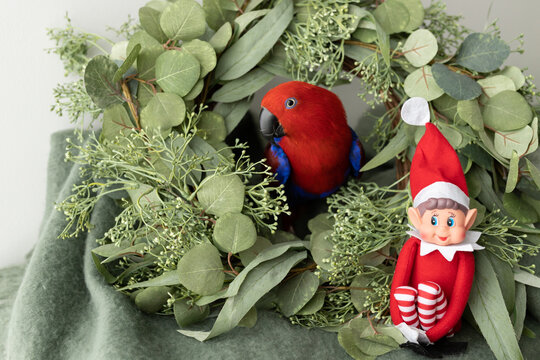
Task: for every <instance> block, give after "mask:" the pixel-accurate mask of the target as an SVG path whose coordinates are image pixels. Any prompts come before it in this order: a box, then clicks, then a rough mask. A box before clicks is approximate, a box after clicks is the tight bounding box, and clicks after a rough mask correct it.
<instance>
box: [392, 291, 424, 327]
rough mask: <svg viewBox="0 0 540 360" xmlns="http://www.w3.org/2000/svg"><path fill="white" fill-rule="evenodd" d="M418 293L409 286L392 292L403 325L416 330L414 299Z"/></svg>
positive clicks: (416, 316)
mask: <svg viewBox="0 0 540 360" xmlns="http://www.w3.org/2000/svg"><path fill="white" fill-rule="evenodd" d="M417 295H418V292H417V291H416V289H415V288H412V287H410V286H400V287H398V288H397V289H396V291H395V292H394V298H395V299H396V301H397V304H398V308H399V312H400V315H401V318H402V319H403V321H404V322H405V324H407V325H409V326H411V327H415V328H418V327H419V325H420V323H419V321H418V313H417V311H416V297H417Z"/></svg>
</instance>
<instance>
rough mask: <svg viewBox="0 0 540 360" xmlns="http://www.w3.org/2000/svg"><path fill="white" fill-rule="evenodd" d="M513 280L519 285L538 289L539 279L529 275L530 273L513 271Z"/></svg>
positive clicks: (539, 285) (539, 286) (518, 270)
mask: <svg viewBox="0 0 540 360" xmlns="http://www.w3.org/2000/svg"><path fill="white" fill-rule="evenodd" d="M514 279H515V280H516V281H517V282H519V283H522V284H525V285H528V286H532V287H535V288H540V277H538V276H536V275H534V274H531V273H530V272H527V271H524V270H521V269H514Z"/></svg>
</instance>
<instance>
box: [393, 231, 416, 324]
mask: <svg viewBox="0 0 540 360" xmlns="http://www.w3.org/2000/svg"><path fill="white" fill-rule="evenodd" d="M417 253H418V240H416V239H415V238H410V239H409V240H407V242H406V243H405V245H403V247H402V248H401V251H400V253H399V257H398V261H397V264H396V270H395V271H394V278H393V279H392V287H391V288H390V315H391V316H392V322H393V323H394V325H399V324H400V323H402V322H403V319H402V318H401V315H400V313H399V308H398V304H397V301H396V299H394V292H395V291H396V289H397V288H398V287H400V286H410V281H411V274H412V270H413V267H414V260H415V258H416V254H417Z"/></svg>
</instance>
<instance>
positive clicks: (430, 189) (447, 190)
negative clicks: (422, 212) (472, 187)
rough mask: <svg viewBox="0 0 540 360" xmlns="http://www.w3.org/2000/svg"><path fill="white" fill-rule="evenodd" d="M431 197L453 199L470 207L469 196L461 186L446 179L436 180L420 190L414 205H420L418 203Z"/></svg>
mask: <svg viewBox="0 0 540 360" xmlns="http://www.w3.org/2000/svg"><path fill="white" fill-rule="evenodd" d="M431 198H435V199H441V198H444V199H452V200H454V201H455V202H457V203H459V204H461V205H463V206H465V207H466V208H467V209H468V208H469V197H468V196H467V195H466V194H465V193H464V192H463V190H461V189H460V188H459V186H457V185H455V184H452V183H449V182H446V181H437V182H434V183H433V184H430V185H428V186H426V187H425V188H423V189H422V190H420V191H419V192H418V194H416V197H415V198H414V200H413V207H418V205H420V204H422V203H423V202H425V201H427V200H429V199H431Z"/></svg>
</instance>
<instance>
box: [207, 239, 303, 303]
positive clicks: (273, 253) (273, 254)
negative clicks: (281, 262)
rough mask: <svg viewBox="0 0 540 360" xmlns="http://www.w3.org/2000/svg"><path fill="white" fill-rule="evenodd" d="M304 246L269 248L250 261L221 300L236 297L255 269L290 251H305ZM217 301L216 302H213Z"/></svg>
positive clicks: (292, 244)
mask: <svg viewBox="0 0 540 360" xmlns="http://www.w3.org/2000/svg"><path fill="white" fill-rule="evenodd" d="M303 248H304V244H303V242H301V241H290V242H287V243H281V244H274V245H272V246H269V247H267V248H265V249H263V250H261V251H260V252H259V254H258V255H257V256H256V257H255V259H253V260H252V261H250V263H249V264H248V265H247V266H246V267H245V268H244V269H243V270H242V271H241V272H240V274H238V276H236V277H235V278H234V280H233V281H232V282H231V283H230V284H229V288H228V289H227V291H225V292H224V293H223V294H222V295H221V296H220V297H219V298H220V299H223V298H227V297H232V296H235V295H236V294H237V293H238V290H239V289H240V286H241V285H242V283H243V282H244V280H245V279H246V277H247V275H248V274H249V273H250V272H251V271H252V270H253V269H255V268H256V267H257V266H259V265H260V264H262V263H264V262H266V261H269V260H272V259H276V258H278V257H280V256H281V255H283V254H285V253H286V252H287V251H289V250H290V249H303ZM213 301H215V300H213Z"/></svg>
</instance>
